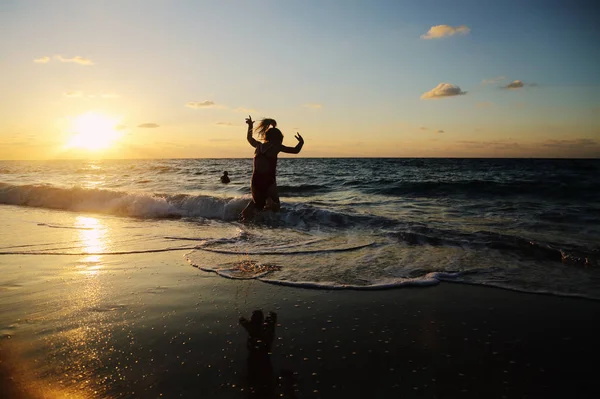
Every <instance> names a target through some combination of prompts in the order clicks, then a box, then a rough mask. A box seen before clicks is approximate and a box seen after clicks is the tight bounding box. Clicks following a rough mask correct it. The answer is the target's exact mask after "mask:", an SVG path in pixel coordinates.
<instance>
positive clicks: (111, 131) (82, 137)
mask: <svg viewBox="0 0 600 399" xmlns="http://www.w3.org/2000/svg"><path fill="white" fill-rule="evenodd" d="M117 125H118V120H116V119H113V118H110V117H107V116H104V115H101V114H96V113H93V112H88V113H85V114H83V115H79V116H78V117H77V118H75V119H74V120H73V122H72V130H73V136H72V137H71V138H70V139H69V141H68V143H67V148H79V149H84V150H88V151H99V150H105V149H107V148H110V147H111V146H112V145H113V143H114V142H115V140H117V139H118V138H119V136H120V135H121V134H120V133H119V131H118V130H117Z"/></svg>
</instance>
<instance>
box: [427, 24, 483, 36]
mask: <svg viewBox="0 0 600 399" xmlns="http://www.w3.org/2000/svg"><path fill="white" fill-rule="evenodd" d="M469 32H471V29H470V28H469V27H468V26H466V25H460V26H455V27H453V26H450V25H436V26H432V27H431V28H429V30H428V31H427V33H426V34H424V35H421V39H440V38H442V37H447V36H454V35H456V34H460V35H467V34H468V33H469Z"/></svg>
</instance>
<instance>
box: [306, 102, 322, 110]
mask: <svg viewBox="0 0 600 399" xmlns="http://www.w3.org/2000/svg"><path fill="white" fill-rule="evenodd" d="M303 107H305V108H311V109H321V108H323V105H321V104H315V103H309V104H304V105H303Z"/></svg>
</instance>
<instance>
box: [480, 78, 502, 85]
mask: <svg viewBox="0 0 600 399" xmlns="http://www.w3.org/2000/svg"><path fill="white" fill-rule="evenodd" d="M504 79H506V76H497V77H495V78H491V79H483V80H482V81H481V84H482V85H494V84H497V83H500V82H501V81H503V80H504Z"/></svg>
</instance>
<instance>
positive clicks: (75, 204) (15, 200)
mask: <svg viewBox="0 0 600 399" xmlns="http://www.w3.org/2000/svg"><path fill="white" fill-rule="evenodd" d="M246 203H247V199H244V198H218V197H211V196H205V195H196V196H194V195H186V194H175V195H169V194H146V193H137V192H123V191H113V190H105V189H88V188H82V187H72V188H61V187H55V186H51V185H45V184H40V185H22V186H19V185H12V184H7V183H0V204H6V205H20V206H32V207H39V208H48V209H60V210H67V211H76V212H97V213H106V214H111V215H117V216H132V217H138V218H180V217H207V218H218V219H223V220H235V219H237V217H238V215H239V213H240V212H241V210H242V209H243V207H244V206H245V205H246Z"/></svg>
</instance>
